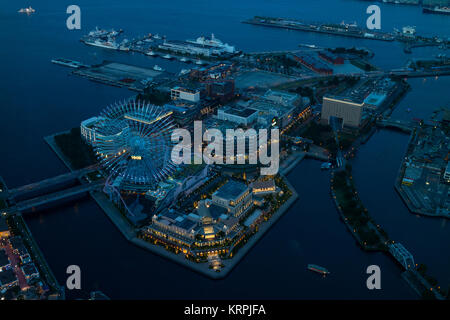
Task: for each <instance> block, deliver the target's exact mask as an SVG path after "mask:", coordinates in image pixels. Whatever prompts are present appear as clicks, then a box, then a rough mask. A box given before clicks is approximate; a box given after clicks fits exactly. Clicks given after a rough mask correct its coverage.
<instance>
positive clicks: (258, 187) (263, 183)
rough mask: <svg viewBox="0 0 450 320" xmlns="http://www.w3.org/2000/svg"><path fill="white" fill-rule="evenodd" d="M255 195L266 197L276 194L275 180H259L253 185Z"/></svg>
mask: <svg viewBox="0 0 450 320" xmlns="http://www.w3.org/2000/svg"><path fill="white" fill-rule="evenodd" d="M252 192H253V195H266V194H271V193H275V192H276V186H275V181H274V180H273V179H268V180H257V181H255V182H253V183H252Z"/></svg>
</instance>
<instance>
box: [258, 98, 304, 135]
mask: <svg viewBox="0 0 450 320" xmlns="http://www.w3.org/2000/svg"><path fill="white" fill-rule="evenodd" d="M249 108H252V109H255V110H257V111H258V114H259V118H258V121H259V122H260V123H261V124H264V123H265V124H266V126H267V127H269V126H271V127H275V126H278V127H279V128H285V127H286V126H288V125H289V124H290V123H291V121H292V120H293V119H294V113H295V110H296V109H297V107H296V106H295V105H291V104H286V105H285V104H280V103H276V102H274V101H273V100H267V99H264V98H262V99H256V100H253V101H250V103H249Z"/></svg>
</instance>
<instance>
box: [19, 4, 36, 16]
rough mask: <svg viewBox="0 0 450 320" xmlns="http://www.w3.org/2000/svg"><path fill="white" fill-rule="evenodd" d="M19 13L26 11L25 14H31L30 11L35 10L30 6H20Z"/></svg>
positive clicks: (33, 11)
mask: <svg viewBox="0 0 450 320" xmlns="http://www.w3.org/2000/svg"><path fill="white" fill-rule="evenodd" d="M18 12H19V13H26V14H31V13H35V12H36V10H35V9H33V8H32V7H31V6H29V7H28V8H22V9H20V10H19V11H18Z"/></svg>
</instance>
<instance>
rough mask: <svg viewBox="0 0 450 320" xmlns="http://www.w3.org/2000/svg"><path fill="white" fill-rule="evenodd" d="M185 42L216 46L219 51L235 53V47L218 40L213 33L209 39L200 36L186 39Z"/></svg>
mask: <svg viewBox="0 0 450 320" xmlns="http://www.w3.org/2000/svg"><path fill="white" fill-rule="evenodd" d="M186 42H190V43H195V44H199V45H203V46H209V47H214V48H218V49H220V50H221V51H224V52H227V53H235V52H236V49H235V47H234V46H230V45H229V44H228V43H223V42H222V41H220V40H219V39H217V38H216V37H215V36H214V33H212V34H211V39H208V38H205V37H203V36H201V37H198V38H197V39H195V40H186Z"/></svg>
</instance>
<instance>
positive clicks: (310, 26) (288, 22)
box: [242, 16, 395, 41]
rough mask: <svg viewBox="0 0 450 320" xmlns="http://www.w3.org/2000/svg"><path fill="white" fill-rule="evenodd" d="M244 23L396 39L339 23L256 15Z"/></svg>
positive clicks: (370, 38) (375, 38)
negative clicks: (311, 21)
mask: <svg viewBox="0 0 450 320" xmlns="http://www.w3.org/2000/svg"><path fill="white" fill-rule="evenodd" d="M242 23H246V24H252V25H260V26H266V27H273V28H282V29H290V30H299V31H307V32H316V33H323V34H331V35H337V36H344V37H351V38H362V39H367V40H381V41H394V40H395V37H394V36H393V35H392V34H389V33H381V32H373V31H370V30H365V29H362V28H358V27H350V28H347V27H346V26H342V25H337V24H325V23H310V22H303V21H300V20H294V19H283V18H274V17H257V16H255V17H254V18H252V19H248V20H244V21H242Z"/></svg>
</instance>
